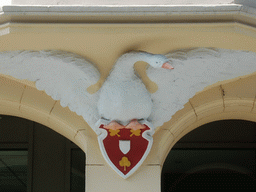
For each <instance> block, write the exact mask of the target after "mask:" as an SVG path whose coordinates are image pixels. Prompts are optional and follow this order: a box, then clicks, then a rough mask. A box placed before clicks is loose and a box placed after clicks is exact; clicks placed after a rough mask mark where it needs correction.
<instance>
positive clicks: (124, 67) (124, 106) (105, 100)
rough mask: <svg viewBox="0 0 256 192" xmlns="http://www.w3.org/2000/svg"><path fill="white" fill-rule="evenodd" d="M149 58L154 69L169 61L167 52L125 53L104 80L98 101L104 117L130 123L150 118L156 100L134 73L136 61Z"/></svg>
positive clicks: (99, 109) (100, 111) (147, 60)
mask: <svg viewBox="0 0 256 192" xmlns="http://www.w3.org/2000/svg"><path fill="white" fill-rule="evenodd" d="M137 61H145V62H147V63H148V64H149V65H151V66H152V67H154V68H161V67H162V66H163V64H165V63H167V62H168V61H169V60H168V59H167V58H166V57H165V56H163V55H153V54H149V53H145V52H131V53H126V54H124V55H122V56H121V57H120V58H119V59H118V60H117V62H116V64H115V66H114V68H113V70H112V72H111V73H110V75H109V76H108V78H107V79H106V81H105V82H104V84H103V86H102V88H101V90H100V97H99V102H98V111H99V114H100V116H101V117H102V118H104V119H108V120H110V121H118V122H119V123H120V124H122V125H127V124H128V123H129V122H130V121H131V120H133V119H147V118H148V117H149V116H150V114H151V111H152V107H153V103H152V99H151V96H150V93H149V92H148V91H147V89H146V87H145V85H144V84H143V82H142V81H141V79H140V78H139V77H138V76H137V75H136V74H135V72H134V68H133V66H134V64H135V63H136V62H137Z"/></svg>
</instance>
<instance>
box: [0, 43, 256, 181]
mask: <svg viewBox="0 0 256 192" xmlns="http://www.w3.org/2000/svg"><path fill="white" fill-rule="evenodd" d="M137 61H144V62H147V63H148V64H149V67H148V69H147V75H148V77H149V78H150V79H151V80H152V81H154V82H155V83H156V84H157V85H158V90H157V91H156V92H155V93H152V94H150V93H149V92H148V91H147V89H146V87H145V85H144V84H143V82H142V81H141V79H140V78H139V76H137V75H136V74H135V71H134V68H133V66H134V64H135V63H136V62H137ZM255 61H256V54H255V53H253V52H248V51H236V50H225V49H214V48H194V49H187V50H177V51H172V52H170V53H168V54H165V55H159V54H151V53H146V52H141V51H138V52H135V51H134V52H129V53H125V54H123V55H122V56H120V57H119V58H118V60H117V61H116V64H115V65H114V67H113V70H112V71H111V72H110V74H109V76H108V77H107V79H106V80H105V82H104V84H103V85H102V87H101V88H100V90H99V91H97V92H96V93H94V94H90V93H88V91H87V88H88V87H89V86H91V85H93V84H95V83H97V81H98V80H99V78H100V73H99V71H98V70H97V68H96V67H95V66H94V65H93V64H92V63H91V62H89V61H88V60H86V59H85V58H83V57H81V56H78V55H76V54H72V53H68V52H64V51H57V50H50V51H9V52H1V53H0V73H2V74H5V75H10V76H13V77H15V78H18V79H28V80H30V81H35V84H36V87H37V89H39V90H44V91H45V92H46V94H48V95H49V96H51V97H52V98H53V99H54V100H60V104H61V106H62V107H69V109H70V110H71V111H73V112H76V113H77V114H78V115H81V116H82V117H83V118H84V120H85V121H86V122H87V123H88V124H89V126H90V127H91V128H92V129H93V130H94V131H95V133H96V134H97V135H98V142H99V147H100V149H101V152H102V155H103V156H104V158H105V160H106V161H107V163H108V164H109V165H110V166H111V167H112V168H113V169H114V170H115V171H116V172H117V173H118V174H119V175H120V176H121V177H123V178H125V179H126V178H128V177H129V176H130V175H132V174H133V173H134V172H135V171H136V170H137V169H138V167H139V166H140V165H141V164H142V163H143V161H144V160H145V159H146V157H147V155H148V153H149V151H150V149H151V146H152V143H153V137H152V136H153V134H154V131H155V128H156V127H159V126H161V125H163V123H165V122H167V121H169V120H170V119H171V117H172V115H174V114H175V113H176V112H177V111H178V110H180V109H182V108H183V106H184V104H186V103H187V102H188V100H189V99H190V98H191V97H193V96H194V95H195V94H196V92H198V91H201V90H203V89H204V88H205V87H206V86H208V85H211V84H214V83H216V82H218V81H223V80H227V79H232V78H235V77H239V76H243V75H247V74H250V73H252V72H254V71H256V62H255Z"/></svg>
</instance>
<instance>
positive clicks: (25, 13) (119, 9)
mask: <svg viewBox="0 0 256 192" xmlns="http://www.w3.org/2000/svg"><path fill="white" fill-rule="evenodd" d="M216 21H218V22H220V21H223V22H242V23H246V24H248V25H256V9H255V8H252V7H248V6H244V5H239V4H224V5H189V6H188V5H185V6H156V5H153V6H15V5H8V6H3V7H1V8H0V23H2V24H3V23H7V22H18V23H23V22H26V23H103V22H104V23H180V22H182V23H195V22H198V23H200V22H203V23H205V22H206V23H208V22H210V23H211V22H216Z"/></svg>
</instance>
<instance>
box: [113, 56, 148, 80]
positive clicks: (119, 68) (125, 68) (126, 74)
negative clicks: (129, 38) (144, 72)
mask: <svg viewBox="0 0 256 192" xmlns="http://www.w3.org/2000/svg"><path fill="white" fill-rule="evenodd" d="M149 55H150V54H149V53H144V52H132V53H126V54H124V55H122V56H121V57H120V58H119V59H118V60H117V62H116V64H115V66H114V68H113V71H112V72H111V76H116V75H118V76H122V77H121V78H126V79H128V78H132V77H134V76H135V71H134V64H135V63H136V62H138V61H144V62H147V63H148V61H149Z"/></svg>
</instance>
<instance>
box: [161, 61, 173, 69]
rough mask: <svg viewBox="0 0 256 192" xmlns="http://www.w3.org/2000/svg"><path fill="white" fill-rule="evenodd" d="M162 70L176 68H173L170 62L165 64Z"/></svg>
mask: <svg viewBox="0 0 256 192" xmlns="http://www.w3.org/2000/svg"><path fill="white" fill-rule="evenodd" d="M162 68H164V69H174V67H173V66H171V65H170V63H169V62H166V63H164V64H163V65H162Z"/></svg>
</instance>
